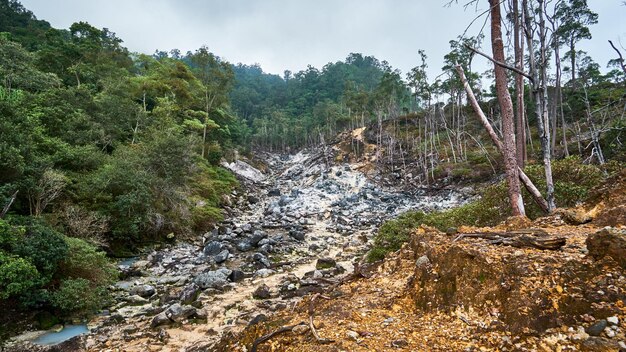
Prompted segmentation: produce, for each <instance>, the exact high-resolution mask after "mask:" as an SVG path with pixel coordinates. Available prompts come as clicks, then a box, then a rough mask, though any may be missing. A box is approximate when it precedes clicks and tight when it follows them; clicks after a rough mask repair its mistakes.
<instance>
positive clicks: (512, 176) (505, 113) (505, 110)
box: [489, 0, 526, 216]
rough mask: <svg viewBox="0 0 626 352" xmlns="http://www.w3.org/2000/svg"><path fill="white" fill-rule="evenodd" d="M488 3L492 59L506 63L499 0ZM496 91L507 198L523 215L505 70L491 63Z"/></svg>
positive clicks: (515, 212)
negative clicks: (502, 140) (499, 113)
mask: <svg viewBox="0 0 626 352" xmlns="http://www.w3.org/2000/svg"><path fill="white" fill-rule="evenodd" d="M489 5H490V6H491V10H490V11H491V48H492V51H493V58H494V60H495V61H498V62H506V60H505V57H504V41H503V40H502V28H501V27H502V15H501V12H500V1H499V0H489ZM494 71H495V80H496V92H497V96H498V103H499V104H500V112H501V114H502V135H503V139H504V143H503V145H502V146H503V151H502V154H503V156H504V170H505V172H506V178H507V183H508V194H509V201H510V203H511V209H512V214H513V215H514V216H518V215H526V212H525V210H524V202H523V200H522V193H521V191H520V182H519V168H518V166H517V157H516V146H515V124H514V122H513V120H514V117H513V115H514V114H513V102H512V101H511V95H510V94H509V90H508V87H509V85H508V82H507V77H506V70H505V68H504V67H502V66H500V65H498V64H494Z"/></svg>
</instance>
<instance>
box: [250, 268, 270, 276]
mask: <svg viewBox="0 0 626 352" xmlns="http://www.w3.org/2000/svg"><path fill="white" fill-rule="evenodd" d="M272 274H274V270H272V269H265V268H263V269H259V270H257V271H256V272H255V273H254V276H256V277H268V276H270V275H272Z"/></svg>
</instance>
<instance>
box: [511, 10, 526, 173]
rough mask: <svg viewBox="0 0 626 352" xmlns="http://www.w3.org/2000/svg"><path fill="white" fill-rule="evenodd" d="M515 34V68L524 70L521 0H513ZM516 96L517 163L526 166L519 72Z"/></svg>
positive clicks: (521, 88)
mask: <svg viewBox="0 0 626 352" xmlns="http://www.w3.org/2000/svg"><path fill="white" fill-rule="evenodd" d="M513 16H514V19H513V21H514V22H513V36H514V37H515V38H514V46H515V68H517V69H518V70H520V71H522V70H523V69H524V54H523V51H524V49H523V44H524V42H523V41H521V40H520V37H521V33H520V11H519V0H513ZM515 98H516V107H517V111H516V112H517V114H516V116H515V133H516V139H515V143H516V147H517V165H518V166H519V167H521V168H524V166H525V165H526V160H527V155H526V126H524V125H525V124H524V119H525V116H524V111H525V109H524V76H522V75H521V74H519V73H517V74H516V75H515Z"/></svg>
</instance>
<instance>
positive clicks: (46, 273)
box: [12, 222, 68, 283]
mask: <svg viewBox="0 0 626 352" xmlns="http://www.w3.org/2000/svg"><path fill="white" fill-rule="evenodd" d="M12 252H13V253H14V254H17V255H19V256H20V257H22V258H25V259H28V260H29V261H30V262H31V263H33V264H34V265H35V267H36V268H37V271H38V272H39V273H40V274H41V275H42V278H43V279H44V280H45V281H46V282H47V281H48V280H50V279H51V278H52V275H53V274H54V273H55V272H56V270H57V268H58V266H59V263H60V262H61V260H63V258H65V256H66V255H67V253H68V246H67V243H66V242H65V239H64V236H63V235H61V234H60V233H58V232H56V231H55V230H53V229H51V228H50V227H48V226H46V225H44V224H42V223H39V222H33V223H31V224H30V225H29V226H27V227H26V235H25V236H22V237H21V238H20V239H19V240H18V241H17V242H16V243H15V245H14V246H13V250H12ZM44 283H45V282H44Z"/></svg>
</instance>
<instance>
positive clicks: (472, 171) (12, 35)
mask: <svg viewBox="0 0 626 352" xmlns="http://www.w3.org/2000/svg"><path fill="white" fill-rule="evenodd" d="M492 2H493V1H492ZM504 3H505V6H503V8H504V12H503V13H502V14H501V16H502V23H503V24H504V25H505V26H506V35H507V36H508V37H507V38H506V40H504V44H503V45H502V43H501V47H500V48H499V51H498V50H496V48H495V46H494V47H493V55H492V54H491V49H492V44H493V43H492V42H490V41H489V39H487V38H486V37H485V34H483V33H481V34H479V35H477V36H466V35H465V34H464V35H460V36H459V37H457V38H453V39H451V38H447V40H449V48H450V51H449V53H448V54H447V55H445V57H444V61H445V65H444V66H443V67H441V73H440V74H439V75H438V76H437V77H429V76H428V74H427V72H428V70H427V69H428V65H429V63H428V62H429V59H428V56H427V52H426V51H425V50H419V52H418V55H416V63H415V67H414V68H413V69H412V70H411V71H410V72H407V73H405V74H403V73H402V72H401V71H400V70H398V69H395V68H394V67H392V66H391V65H390V64H389V63H388V62H387V61H385V60H381V59H378V58H376V57H373V56H369V55H366V54H362V53H347V56H346V58H345V59H344V60H342V61H337V62H329V63H328V64H326V65H324V66H323V67H321V68H316V67H313V66H310V65H309V66H308V67H306V68H305V69H303V70H301V71H299V72H291V71H285V72H284V74H283V75H282V76H280V75H275V74H270V73H266V72H264V71H263V69H262V68H261V67H260V65H258V64H245V63H231V62H228V61H226V60H224V59H223V58H221V57H220V56H219V53H213V52H211V49H210V46H202V47H200V48H198V49H196V50H194V51H188V52H186V53H182V52H181V51H180V50H178V49H171V50H169V49H168V50H166V51H163V50H156V51H155V52H154V54H152V55H148V54H143V53H137V52H132V51H129V49H127V48H126V47H125V46H124V42H123V40H122V38H119V37H117V36H116V34H115V33H113V32H111V31H110V30H109V29H107V28H96V27H94V26H92V25H90V24H89V23H86V22H76V23H74V24H72V25H71V27H70V28H68V29H56V28H53V27H52V26H51V25H50V24H49V23H48V22H46V21H45V20H41V19H38V18H37V17H36V16H35V14H33V13H32V12H31V11H29V10H28V9H26V8H25V7H24V6H22V5H21V4H20V2H19V1H17V0H0V80H1V81H0V302H1V303H0V307H7V306H11V305H15V304H17V305H18V306H20V307H24V308H25V309H37V310H48V311H54V312H55V315H58V316H88V315H90V314H92V313H93V312H95V311H97V310H99V309H101V308H102V307H105V306H107V304H108V302H109V300H110V297H109V295H108V293H107V287H108V286H109V285H111V284H112V283H114V282H115V280H116V278H117V275H118V272H117V268H116V266H115V265H114V264H112V262H111V260H110V258H121V257H128V256H131V255H133V254H135V253H137V251H138V250H139V249H140V248H142V246H145V245H147V244H150V243H156V242H165V243H171V242H174V241H176V240H179V239H184V238H187V237H191V236H193V235H195V234H199V233H205V232H207V231H210V230H212V229H213V227H214V225H215V224H216V223H219V222H220V221H222V220H224V213H223V210H222V208H223V207H224V205H225V204H226V203H227V202H228V197H229V195H231V194H232V193H233V192H237V190H238V189H239V187H240V182H239V181H238V180H237V178H236V177H235V176H234V175H233V174H232V173H231V172H230V171H228V170H227V169H225V168H223V167H222V166H221V163H222V162H223V161H224V160H226V161H233V160H236V159H237V158H238V157H239V156H252V155H254V154H255V153H258V152H261V151H263V152H272V153H284V154H289V153H296V152H298V151H300V150H303V149H306V148H315V147H318V146H320V145H324V144H328V143H333V142H334V141H336V140H338V139H340V138H342V137H341V136H343V135H342V133H344V132H347V131H353V130H356V129H359V128H363V127H366V128H367V130H368V131H369V132H368V133H369V137H368V138H369V139H370V141H372V142H373V143H374V144H375V145H376V147H377V149H376V158H375V161H374V163H375V165H376V167H377V168H379V169H380V170H382V172H386V173H388V174H390V175H393V177H392V178H395V179H396V180H397V182H399V183H404V184H405V185H408V186H410V187H425V186H429V185H433V186H437V185H441V184H446V183H450V182H452V183H459V184H468V183H477V184H478V183H481V182H487V181H489V180H497V181H500V180H502V178H501V177H500V178H499V175H502V174H505V175H506V180H507V181H508V182H509V185H508V186H505V185H504V184H500V185H499V186H498V187H500V188H498V190H499V191H498V192H500V193H497V195H492V196H493V197H492V198H493V199H495V198H497V199H498V201H499V203H497V204H499V205H501V204H503V203H502V202H500V200H501V199H504V198H506V197H507V195H508V196H509V199H510V201H506V202H505V203H504V204H506V207H505V208H500V207H499V206H497V205H493V204H492V205H491V206H490V208H489V209H491V210H492V211H496V212H498V214H495V213H493V212H491V213H485V214H482V215H481V214H479V213H478V212H479V208H482V206H484V204H485V203H482V205H479V206H474V208H465V210H464V211H468V209H470V210H471V211H473V213H471V215H472V216H478V217H480V216H483V217H489V221H487V222H494V221H495V219H497V220H500V219H501V217H502V216H504V215H505V214H506V215H509V214H510V213H511V211H513V214H522V215H524V214H527V215H529V216H537V215H538V214H541V213H543V211H548V212H551V211H553V210H554V209H555V208H556V207H561V206H573V205H575V204H576V203H577V202H579V201H580V200H581V199H582V198H583V196H584V195H586V194H587V191H588V189H589V188H590V187H591V184H592V183H594V184H595V183H597V182H600V180H601V179H605V178H606V177H607V176H609V175H610V174H613V173H615V171H616V170H618V171H619V170H620V169H622V168H623V164H624V162H626V147H625V146H624V138H625V137H624V132H625V129H626V119H625V117H624V114H625V113H626V108H625V106H626V105H625V104H626V62H625V61H624V58H623V55H626V50H624V49H623V48H622V47H620V46H619V43H613V42H611V43H606V50H607V51H610V52H611V53H613V54H614V55H613V56H614V57H615V59H613V60H611V61H610V62H596V61H594V59H593V54H592V53H586V52H584V51H581V50H580V49H579V48H578V46H579V44H580V42H582V41H585V40H588V39H590V38H591V37H592V34H593V25H594V24H595V23H597V21H598V16H597V14H596V13H594V11H593V8H592V7H591V6H589V5H588V4H587V1H585V0H563V1H553V2H550V1H542V0H523V1H518V0H513V1H504ZM451 6H461V5H459V4H455V3H454V2H453V3H452V4H451ZM497 7H498V9H499V8H500V5H498V6H497ZM492 10H493V7H492ZM491 15H492V21H496V20H494V19H493V16H494V13H493V12H492V13H491ZM497 15H500V14H497ZM499 23H500V21H498V25H499ZM498 28H499V26H498ZM492 31H493V28H492ZM492 34H493V32H492ZM500 35H502V33H500ZM487 37H488V35H487ZM450 39H451V40H450ZM442 40H446V39H442ZM483 51H484V52H489V54H485V53H484V52H483ZM498 53H499V54H500V55H497V54H498ZM476 60H488V61H489V62H490V63H491V62H494V63H495V67H496V69H495V72H493V71H489V72H485V73H479V72H475V71H473V70H472V63H473V62H476ZM461 77H463V79H461ZM504 96H508V97H509V98H508V99H509V100H508V101H509V104H508V105H502V101H503V99H504V98H503V97H504ZM481 115H482V116H483V117H484V119H483V120H482V121H481V118H480V116H481ZM485 123H486V124H487V125H490V126H492V131H487V130H485V128H484V126H485ZM490 134H491V135H490ZM344 135H345V134H344ZM494 135H495V140H499V139H501V140H502V145H501V146H500V147H498V145H497V143H493V142H492V140H494ZM513 135H514V138H509V137H510V136H513ZM352 144H353V148H357V149H358V142H357V141H356V140H353V141H352ZM357 149H353V150H352V151H353V152H355V153H357V152H358V151H357ZM501 155H504V158H502V157H501ZM553 165H555V169H554V170H553V169H552V166H553ZM587 166H589V168H586V167H587ZM518 169H519V170H522V172H521V174H524V172H523V170H526V173H528V174H529V176H531V178H532V180H533V181H534V182H535V184H536V185H537V187H538V192H541V194H539V195H538V196H536V197H534V198H533V193H532V191H530V192H531V193H527V191H526V190H523V191H522V190H521V189H523V187H524V186H525V185H526V186H528V182H530V183H531V184H532V182H531V181H528V182H526V181H524V180H522V181H519V180H518V178H519V177H520V172H519V171H518ZM572 170H576V172H578V174H577V176H580V177H579V178H576V179H575V178H573V177H570V176H571V172H572ZM581 173H582V174H581ZM583 174H584V175H583ZM587 174H588V175H590V176H589V177H588V178H584V177H583V176H585V175H587ZM553 176H554V180H553ZM568 177H570V179H567V180H565V179H566V178H568ZM520 182H521V186H520ZM525 182H526V183H525ZM567 182H569V183H567ZM585 182H587V183H585ZM575 183H579V184H580V185H581V186H580V187H579V188H576V187H574V186H575ZM511 184H513V186H511ZM566 184H567V185H568V186H567V187H566V186H564V185H566ZM583 184H584V186H583ZM507 187H508V188H507ZM555 187H556V190H555ZM494 192H495V191H494ZM555 192H556V195H555ZM522 194H523V195H524V201H521V195H522ZM542 194H545V197H543V196H542ZM517 196H519V197H520V201H518V200H516V199H517V198H515V197H517ZM484 199H487V200H489V199H490V198H489V197H485V198H484ZM533 199H534V200H533ZM537 199H541V200H540V201H537ZM533 202H536V204H533ZM520 204H521V208H520V206H519V205H520ZM524 204H526V205H525V206H524ZM509 206H510V207H509ZM536 207H539V208H536ZM524 208H526V210H527V211H526V212H525V210H524ZM468 214H470V213H468ZM457 215H458V213H457ZM419 216H420V217H421V216H422V215H419ZM464 216H465V215H464ZM403 219H404V220H406V219H411V220H410V222H411V223H414V222H415V221H419V220H415V219H414V218H411V215H409V216H405V218H401V220H400V222H402V221H404V220H403ZM420 220H421V218H420ZM437 221H438V220H437ZM459 221H460V220H459ZM463 221H465V220H463ZM443 224H444V225H442V226H445V227H447V226H448V225H449V224H448V222H447V221H444V222H443ZM396 225H397V223H393V224H391V223H390V224H388V225H387V226H386V227H383V236H384V235H386V234H387V233H386V232H385V231H387V232H389V231H392V232H394V234H395V233H397V232H398V231H404V229H398V228H397V227H395V226H396ZM383 247H385V248H384V249H382V251H383V252H384V253H382V254H380V253H378V254H376V253H375V254H374V257H378V256H384V254H386V253H388V252H389V251H391V250H396V249H397V248H398V247H399V244H397V243H394V244H392V245H389V244H388V243H387V245H386V246H383ZM44 318H45V317H44Z"/></svg>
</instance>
